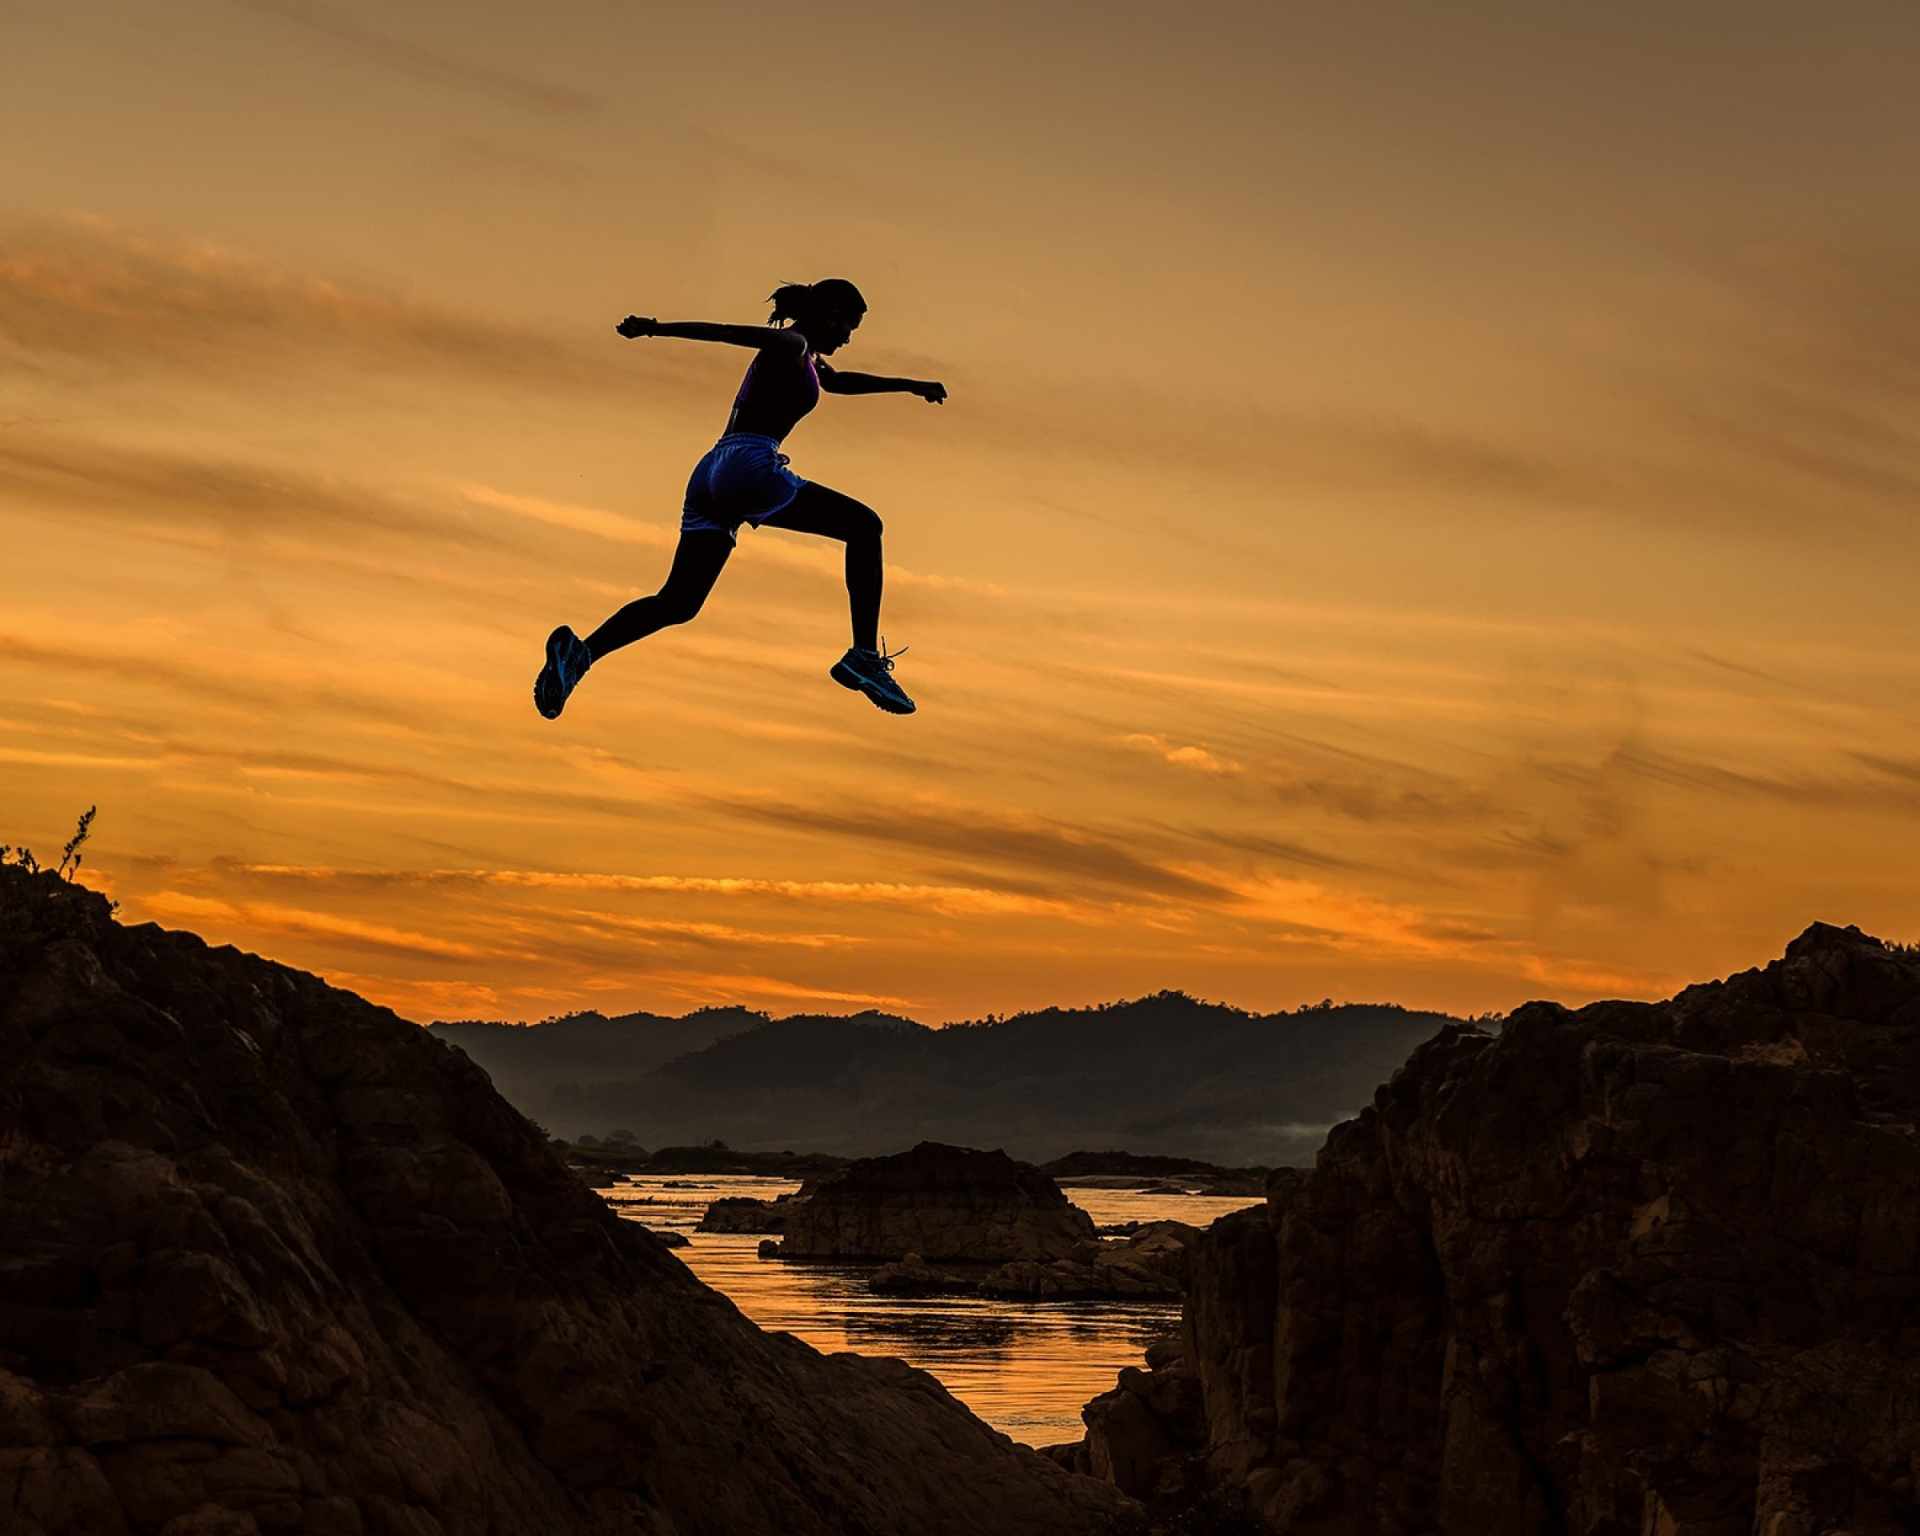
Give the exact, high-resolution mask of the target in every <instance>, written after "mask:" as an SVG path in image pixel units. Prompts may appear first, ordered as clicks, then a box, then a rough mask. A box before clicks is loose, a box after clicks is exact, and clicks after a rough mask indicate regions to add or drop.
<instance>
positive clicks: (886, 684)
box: [827, 640, 916, 715]
mask: <svg viewBox="0 0 1920 1536" xmlns="http://www.w3.org/2000/svg"><path fill="white" fill-rule="evenodd" d="M886 645H887V642H886V641H885V640H882V641H881V642H880V649H879V650H877V651H869V650H867V649H865V648H864V647H862V646H858V645H855V646H849V647H848V649H847V654H846V655H844V656H842V657H841V658H840V659H839V660H838V661H836V662H835V663H834V664H833V666H832V668H831V669H830V670H829V671H828V673H827V676H829V677H831V678H832V679H833V680H834V681H835V682H836V683H838V684H839V685H840V686H841V687H842V688H851V689H853V690H854V691H855V692H856V693H864V694H865V695H866V696H867V697H868V698H870V699H872V700H873V702H874V703H875V704H876V705H878V706H879V707H880V708H881V709H884V710H886V711H887V713H888V714H892V715H910V714H912V713H913V711H914V709H915V707H916V706H915V704H914V702H913V700H912V699H910V698H908V697H907V694H906V690H905V689H904V688H902V687H901V686H900V685H899V684H898V683H896V682H895V681H894V680H893V678H892V677H891V676H890V675H889V674H891V673H892V671H893V658H894V656H904V655H906V654H907V651H908V650H909V649H910V647H908V646H904V645H903V646H901V647H900V649H899V650H897V651H895V652H894V653H893V656H889V655H888V654H887V650H886Z"/></svg>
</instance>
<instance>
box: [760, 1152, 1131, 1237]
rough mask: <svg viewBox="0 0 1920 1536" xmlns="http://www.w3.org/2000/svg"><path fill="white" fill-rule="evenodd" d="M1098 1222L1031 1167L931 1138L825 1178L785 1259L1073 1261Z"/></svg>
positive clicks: (792, 1221) (795, 1226) (797, 1207)
mask: <svg viewBox="0 0 1920 1536" xmlns="http://www.w3.org/2000/svg"><path fill="white" fill-rule="evenodd" d="M1093 1240H1094V1230H1093V1218H1092V1217H1090V1216H1088V1215H1087V1213H1086V1212H1085V1211H1083V1210H1081V1209H1080V1207H1079V1206H1077V1205H1074V1204H1072V1203H1070V1202H1069V1201H1068V1199H1067V1197H1066V1196H1065V1195H1063V1194H1061V1193H1060V1188H1059V1186H1058V1185H1056V1184H1055V1183H1054V1182H1053V1180H1052V1179H1050V1178H1048V1177H1047V1176H1046V1175H1045V1174H1044V1173H1042V1172H1041V1171H1040V1170H1039V1169H1038V1168H1035V1167H1034V1166H1032V1164H1030V1163H1020V1162H1015V1161H1014V1160H1013V1159H1012V1158H1010V1157H1008V1156H1007V1154H1006V1153H1004V1152H977V1151H974V1150H973V1149H972V1148H970V1147H948V1146H942V1145H941V1144H940V1143H938V1142H932V1141H923V1142H921V1143H920V1145H918V1146H917V1147H915V1148H913V1150H912V1151H910V1152H899V1153H895V1154H894V1155H893V1156H892V1157H869V1158H862V1159H861V1160H860V1161H858V1162H854V1163H849V1164H848V1165H847V1166H846V1167H845V1168H843V1169H841V1170H840V1171H839V1172H838V1173H834V1174H829V1175H827V1176H826V1177H824V1178H822V1179H820V1180H818V1181H817V1182H816V1183H815V1184H814V1185H812V1187H811V1188H810V1189H809V1190H808V1191H807V1192H806V1198H805V1199H799V1198H796V1199H794V1200H793V1201H792V1202H791V1209H790V1210H789V1211H788V1212H787V1226H786V1240H785V1241H784V1242H783V1243H781V1245H780V1247H779V1250H778V1251H779V1254H780V1256H781V1257H782V1258H790V1259H791V1258H850V1259H902V1258H905V1257H906V1255H908V1254H910V1253H911V1254H918V1255H919V1256H920V1257H921V1258H922V1259H926V1260H929V1261H932V1262H940V1261H943V1260H959V1261H971V1262H981V1263H996V1264H1002V1263H1006V1262H1008V1261H1010V1260H1015V1259H1039V1260H1050V1259H1066V1258H1072V1257H1074V1255H1075V1254H1076V1252H1077V1251H1078V1250H1079V1249H1080V1247H1081V1246H1082V1245H1083V1244H1085V1243H1088V1242H1091V1241H1093Z"/></svg>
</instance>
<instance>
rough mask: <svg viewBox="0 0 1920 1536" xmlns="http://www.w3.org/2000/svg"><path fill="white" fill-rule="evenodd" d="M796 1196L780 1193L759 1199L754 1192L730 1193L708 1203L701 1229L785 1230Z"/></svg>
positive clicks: (698, 1229)
mask: <svg viewBox="0 0 1920 1536" xmlns="http://www.w3.org/2000/svg"><path fill="white" fill-rule="evenodd" d="M792 1205H793V1198H792V1196H790V1195H780V1196H777V1197H776V1198H774V1199H772V1200H756V1199H755V1198H754V1197H753V1196H751V1195H727V1196H724V1197H723V1198H721V1199H719V1200H715V1201H713V1202H712V1203H711V1204H709V1205H708V1206H707V1210H706V1214H705V1215H703V1216H702V1217H701V1218H700V1225H699V1226H698V1227H696V1228H695V1229H694V1230H695V1231H698V1232H748V1233H751V1232H784V1231H786V1230H787V1212H788V1211H789V1210H790V1209H791V1208H792Z"/></svg>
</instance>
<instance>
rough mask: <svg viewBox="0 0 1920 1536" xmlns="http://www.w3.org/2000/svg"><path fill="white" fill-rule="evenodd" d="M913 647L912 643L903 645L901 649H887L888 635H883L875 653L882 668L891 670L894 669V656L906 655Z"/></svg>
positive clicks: (886, 670) (884, 670) (885, 670)
mask: <svg viewBox="0 0 1920 1536" xmlns="http://www.w3.org/2000/svg"><path fill="white" fill-rule="evenodd" d="M912 649H913V647H912V646H910V645H903V646H901V647H900V649H899V650H897V651H892V652H889V651H888V650H887V637H886V636H885V635H882V636H881V637H880V649H879V650H877V651H875V652H874V653H873V654H874V657H875V659H876V660H878V662H879V663H880V670H881V671H883V672H891V671H892V670H893V658H894V657H895V656H904V655H906V654H907V652H908V651H910V650H912Z"/></svg>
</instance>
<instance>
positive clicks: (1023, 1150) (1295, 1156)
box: [434, 992, 1460, 1165]
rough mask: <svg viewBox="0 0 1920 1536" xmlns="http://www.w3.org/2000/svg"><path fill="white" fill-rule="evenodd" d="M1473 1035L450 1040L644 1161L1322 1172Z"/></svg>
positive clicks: (1024, 1029)
mask: <svg viewBox="0 0 1920 1536" xmlns="http://www.w3.org/2000/svg"><path fill="white" fill-rule="evenodd" d="M703 1018H705V1019H706V1020H707V1022H706V1024H705V1025H704V1026H703V1027H704V1028H705V1029H706V1030H707V1031H708V1033H709V1037H710V1038H708V1039H707V1040H706V1041H703V1042H702V1043H701V1044H700V1045H699V1046H697V1047H695V1048H692V1049H689V1050H687V1051H685V1052H684V1053H681V1054H677V1055H675V1056H673V1057H671V1058H667V1057H664V1056H663V1055H662V1054H661V1048H662V1046H663V1045H664V1044H665V1043H666V1041H667V1039H668V1030H667V1029H666V1028H663V1027H662V1026H675V1025H687V1024H691V1023H692V1022H693V1021H695V1020H701V1019H703ZM630 1021H644V1022H630ZM742 1021H744V1023H743V1022H742ZM1458 1022H1460V1021H1458V1020H1456V1019H1453V1018H1452V1017H1450V1016H1449V1015H1446V1014H1441V1013H1428V1012H1418V1011H1414V1010H1410V1009H1406V1008H1401V1007H1398V1006H1396V1005H1393V1004H1389V1003H1349V1004H1344V1005H1340V1006H1329V1005H1324V1004H1323V1005H1320V1006H1316V1007H1310V1008H1304V1009H1299V1010H1296V1011H1293V1012H1290V1013H1273V1014H1253V1013H1247V1012H1244V1011H1243V1010H1240V1009H1237V1008H1230V1007H1225V1006H1223V1005H1220V1004H1216V1003H1203V1002H1200V1001H1197V1000H1196V999H1194V998H1191V997H1188V996H1186V995H1185V994H1184V993H1180V992H1161V993H1157V994H1155V995H1153V996H1151V997H1143V998H1138V999H1135V1000H1132V1001H1127V1002H1117V1003H1109V1004H1105V1005H1103V1006H1100V1007H1097V1008H1078V1009H1061V1008H1049V1009H1046V1010H1043V1011H1041V1012H1037V1013H1026V1014H1020V1015H1017V1016H1015V1017H1013V1018H1010V1019H1003V1020H995V1021H992V1022H987V1023H978V1024H956V1025H951V1026H949V1027H947V1028H945V1029H929V1028H927V1027H926V1026H924V1025H921V1024H917V1023H915V1022H913V1021H912V1020H911V1019H902V1018H897V1017H895V1016H893V1015H890V1014H883V1013H872V1012H869V1013H860V1014H854V1015H851V1016H846V1017H834V1016H830V1015H822V1014H797V1015H794V1016H792V1017H790V1018H784V1019H770V1018H767V1017H765V1016H764V1015H756V1014H751V1013H747V1012H745V1011H744V1010H710V1011H709V1012H708V1014H706V1015H700V1014H692V1015H688V1017H687V1019H685V1020H659V1019H654V1018H653V1017H652V1016H650V1015H629V1016H628V1020H625V1021H623V1020H604V1021H601V1024H599V1025H594V1026H588V1027H586V1028H582V1027H580V1026H579V1025H578V1024H577V1023H576V1021H561V1022H558V1023H550V1024H543V1025H537V1026H533V1027H529V1028H523V1029H515V1028H495V1029H493V1030H483V1029H476V1028H475V1027H474V1026H470V1025H436V1026H434V1028H435V1029H436V1031H438V1032H440V1033H441V1034H442V1035H443V1037H444V1038H446V1039H449V1040H451V1041H453V1043H455V1044H457V1045H459V1046H461V1047H462V1048H463V1049H465V1050H467V1051H468V1053H469V1054H471V1055H472V1056H473V1057H474V1059H475V1060H476V1061H478V1062H479V1063H480V1065H481V1066H483V1067H485V1068H486V1069H487V1071H488V1072H489V1073H491V1074H492V1076H493V1078H494V1082H495V1084H496V1085H497V1086H498V1087H499V1088H500V1090H501V1091H502V1092H503V1093H505V1094H506V1095H507V1097H508V1098H510V1099H512V1100H514V1102H516V1103H517V1104H519V1105H520V1107H521V1108H522V1109H524V1110H525V1111H526V1112H527V1113H528V1114H531V1115H533V1116H534V1118H536V1119H538V1120H540V1121H541V1122H542V1123H543V1124H545V1125H546V1126H547V1128H548V1129H549V1130H550V1131H552V1132H553V1133H554V1134H556V1135H561V1136H575V1135H579V1134H581V1133H583V1132H584V1133H593V1134H605V1133H606V1132H608V1131H610V1130H613V1129H616V1128H617V1129H624V1130H629V1131H631V1132H632V1133H633V1134H634V1135H635V1136H636V1137H637V1138H638V1139H639V1140H640V1142H642V1143H643V1144H645V1145H658V1144H660V1143H663V1142H679V1141H686V1142H701V1141H706V1140H708V1139H710V1138H713V1137H721V1138H724V1139H725V1140H726V1141H727V1142H728V1143H729V1144H730V1145H732V1146H735V1147H741V1148H784V1147H797V1148H805V1149H807V1150H809V1151H819V1152H831V1153H836V1154H839V1155H842V1156H871V1155H875V1154H878V1153H883V1152H891V1151H898V1150H899V1149H900V1148H902V1147H906V1146H911V1145H913V1144H914V1143H916V1142H919V1141H926V1140H936V1141H948V1142H952V1143H955V1144H958V1145H963V1146H973V1147H1004V1148H1005V1149H1006V1150H1007V1151H1008V1152H1009V1153H1011V1154H1012V1155H1013V1156H1015V1157H1018V1158H1022V1159H1025V1160H1028V1161H1035V1162H1039V1161H1045V1160H1046V1159H1048V1158H1053V1157H1058V1156H1061V1155H1062V1154H1064V1153H1067V1152H1070V1151H1073V1150H1076V1149H1079V1148H1085V1147H1115V1148H1124V1149H1125V1150H1127V1151H1129V1152H1135V1153H1146V1154H1160V1155H1174V1156H1181V1157H1191V1158H1201V1159H1205V1160H1207V1161H1210V1162H1215V1163H1225V1164H1232V1165H1246V1164H1255V1163H1258V1164H1266V1165H1287V1164H1293V1165H1304V1164H1306V1163H1310V1162H1311V1161H1312V1159H1313V1153H1314V1151H1315V1150H1316V1149H1317V1148H1318V1146H1319V1144H1320V1142H1321V1140H1322V1138H1323V1137H1324V1136H1325V1134H1326V1131H1327V1128H1328V1127H1329V1126H1330V1125H1331V1124H1333V1123H1334V1122H1335V1121H1337V1120H1341V1119H1344V1118H1346V1117H1347V1116H1350V1115H1352V1114H1354V1113H1356V1112H1357V1111H1358V1110H1359V1109H1360V1107H1361V1106H1362V1105H1364V1104H1367V1103H1369V1102H1371V1100H1372V1097H1373V1091H1374V1089H1375V1088H1376V1087H1377V1086H1378V1085H1379V1084H1380V1083H1382V1082H1384V1081H1385V1080H1386V1079H1387V1078H1389V1077H1391V1076H1392V1075H1393V1073H1394V1071H1395V1069H1396V1068H1398V1067H1399V1066H1400V1064H1401V1063H1402V1062H1403V1061H1405V1060H1406V1058H1407V1056H1408V1055H1409V1054H1410V1053H1411V1052H1412V1050H1413V1049H1414V1047H1415V1046H1417V1045H1419V1044H1420V1043H1421V1042H1423V1041H1425V1040H1427V1039H1428V1038H1430V1037H1431V1036H1432V1035H1434V1034H1435V1033H1437V1032H1438V1031H1439V1030H1440V1029H1441V1028H1442V1027H1443V1026H1444V1025H1446V1024H1449V1023H1458ZM622 1024H627V1025H628V1027H627V1028H625V1029H624V1030H623V1029H621V1028H619V1027H617V1026H620V1025H622ZM463 1031H464V1033H463ZM583 1040H591V1041H592V1042H593V1045H592V1048H591V1049H589V1048H586V1047H585V1046H584V1045H583V1044H582V1042H583Z"/></svg>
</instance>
